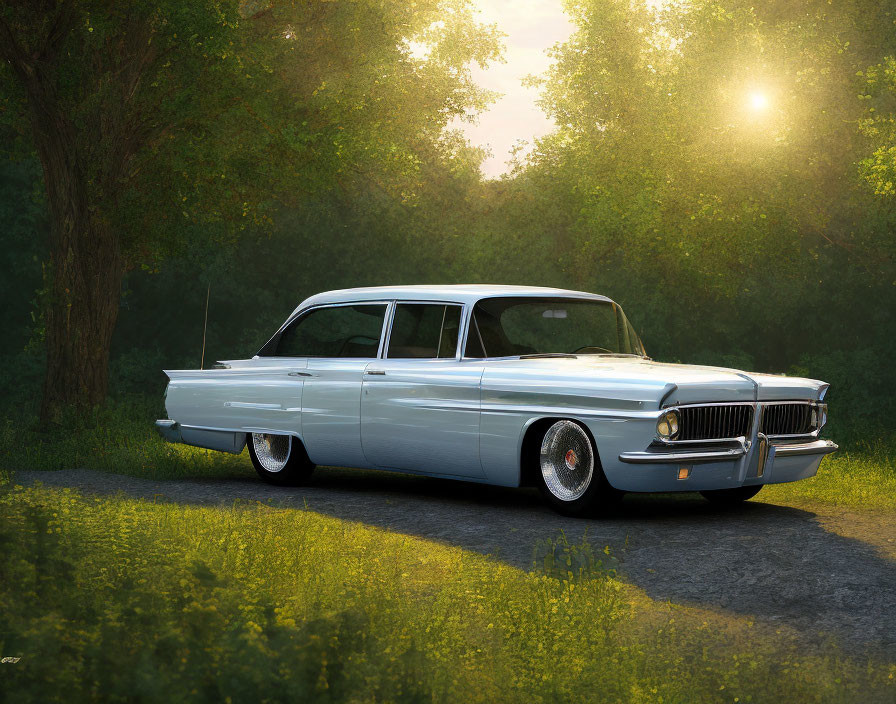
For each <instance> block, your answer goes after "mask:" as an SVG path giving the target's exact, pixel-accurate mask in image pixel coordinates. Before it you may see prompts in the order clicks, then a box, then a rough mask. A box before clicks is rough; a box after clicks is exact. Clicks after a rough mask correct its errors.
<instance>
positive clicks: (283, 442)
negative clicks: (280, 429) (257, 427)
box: [246, 433, 314, 486]
mask: <svg viewBox="0 0 896 704" xmlns="http://www.w3.org/2000/svg"><path fill="white" fill-rule="evenodd" d="M246 445H247V446H248V448H249V458H250V459H251V460H252V465H253V466H254V467H255V471H256V472H258V476H260V477H261V478H262V479H264V480H265V481H266V482H269V483H271V484H277V485H279V486H298V485H300V484H304V483H306V482H307V481H308V479H309V478H310V477H311V474H312V472H314V464H312V462H311V460H309V459H308V454H307V453H306V452H305V447H304V445H302V442H301V441H300V440H298V439H297V438H295V437H293V436H292V435H273V434H269V433H249V434H248V436H247V438H246Z"/></svg>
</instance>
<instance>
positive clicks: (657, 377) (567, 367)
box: [483, 355, 828, 408]
mask: <svg viewBox="0 0 896 704" xmlns="http://www.w3.org/2000/svg"><path fill="white" fill-rule="evenodd" d="M523 381H525V382H527V384H526V385H527V386H529V384H536V385H544V384H550V386H552V387H554V388H555V389H557V388H568V389H570V390H573V389H575V390H576V391H578V392H579V393H583V392H584V393H586V394H588V395H592V394H589V393H588V392H589V390H590V391H591V392H592V393H593V394H594V395H598V396H602V397H604V398H606V399H607V400H608V401H612V400H617V401H620V402H624V401H633V402H636V403H637V405H638V406H639V407H641V408H648V407H651V406H653V407H657V406H656V405H655V404H657V405H662V406H664V407H665V406H672V405H677V404H685V403H702V402H706V403H712V402H734V401H748V402H749V401H754V400H759V401H775V400H780V401H784V400H797V399H819V398H820V397H821V396H823V394H824V391H825V390H826V389H827V386H828V385H827V384H825V383H824V382H822V381H817V380H815V379H803V378H799V377H787V376H779V375H774V374H758V373H754V372H742V371H739V370H737V369H726V368H723V367H707V366H700V365H694V364H667V363H663V362H654V361H652V360H647V359H640V358H636V357H599V356H596V355H595V356H586V355H582V356H580V357H578V358H576V359H572V358H528V359H525V358H524V359H503V360H490V361H488V362H486V369H485V373H484V375H483V388H488V387H490V386H493V385H494V386H498V387H500V386H504V385H505V384H507V383H514V382H517V383H518V382H523ZM625 405H628V404H625Z"/></svg>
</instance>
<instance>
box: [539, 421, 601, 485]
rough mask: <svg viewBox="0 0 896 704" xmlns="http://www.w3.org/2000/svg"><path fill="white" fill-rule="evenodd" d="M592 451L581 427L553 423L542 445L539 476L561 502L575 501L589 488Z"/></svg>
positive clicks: (565, 423) (560, 422)
mask: <svg viewBox="0 0 896 704" xmlns="http://www.w3.org/2000/svg"><path fill="white" fill-rule="evenodd" d="M593 474H594V450H593V449H592V447H591V441H590V440H589V439H588V435H587V434H586V433H585V431H584V430H583V429H582V427H581V426H580V425H578V424H576V423H573V422H572V421H571V420H561V421H558V422H556V423H554V424H553V425H552V426H551V427H550V428H548V432H547V433H545V435H544V440H543V441H542V443H541V476H542V478H543V479H544V483H545V486H546V487H547V488H548V491H550V492H551V493H552V494H553V495H554V496H556V497H557V498H558V499H560V500H561V501H575V500H576V499H578V498H580V497H581V496H582V495H583V494H584V493H585V492H586V491H588V487H589V486H590V485H591V477H592V475H593Z"/></svg>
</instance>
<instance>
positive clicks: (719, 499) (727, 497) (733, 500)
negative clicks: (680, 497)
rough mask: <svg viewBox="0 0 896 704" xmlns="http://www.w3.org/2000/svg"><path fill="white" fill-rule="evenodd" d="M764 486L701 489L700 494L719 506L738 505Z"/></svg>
mask: <svg viewBox="0 0 896 704" xmlns="http://www.w3.org/2000/svg"><path fill="white" fill-rule="evenodd" d="M763 486H765V485H764V484H754V485H752V486H739V487H736V488H734V489H713V490H712V491H701V492H700V494H701V495H702V496H703V498H704V499H706V500H707V501H710V502H712V503H714V504H718V505H719V506H736V505H737V504H742V503H743V502H744V501H747V500H748V499H752V498H753V497H754V496H756V494H758V493H759V490H760V489H761V488H762V487H763Z"/></svg>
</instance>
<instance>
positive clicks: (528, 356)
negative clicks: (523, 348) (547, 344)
mask: <svg viewBox="0 0 896 704" xmlns="http://www.w3.org/2000/svg"><path fill="white" fill-rule="evenodd" d="M551 357H560V358H563V359H578V357H577V356H576V355H574V354H569V353H568V352H536V353H534V354H521V355H520V359H550V358H551Z"/></svg>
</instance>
